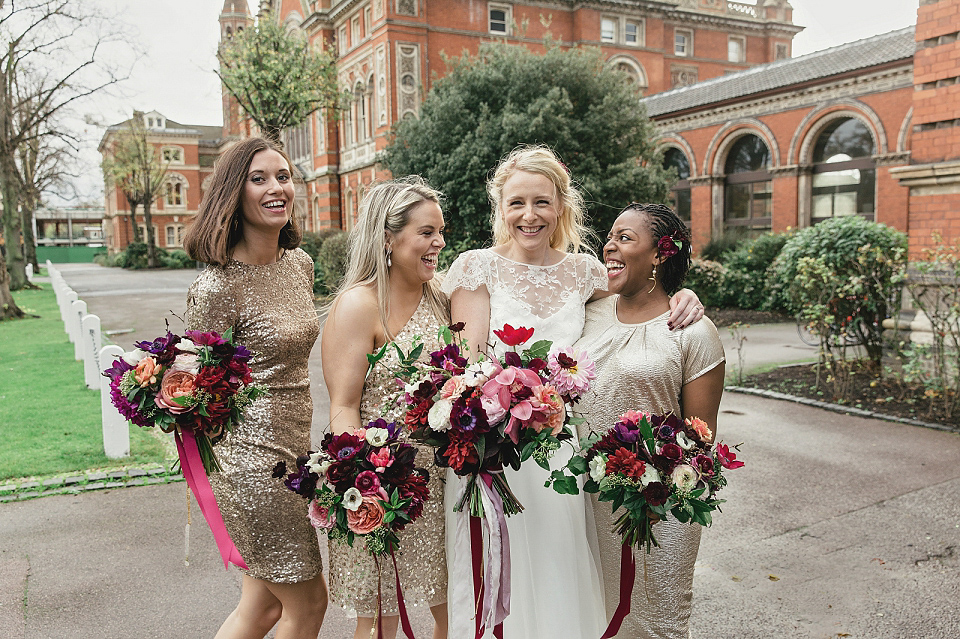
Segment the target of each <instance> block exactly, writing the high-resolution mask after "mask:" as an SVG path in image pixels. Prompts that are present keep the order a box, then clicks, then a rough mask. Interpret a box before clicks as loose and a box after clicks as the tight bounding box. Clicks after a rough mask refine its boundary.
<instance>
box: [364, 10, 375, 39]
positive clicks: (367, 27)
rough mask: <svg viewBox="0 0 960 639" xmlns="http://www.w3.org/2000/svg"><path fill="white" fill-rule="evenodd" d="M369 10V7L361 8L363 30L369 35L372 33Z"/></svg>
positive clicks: (371, 18) (371, 19)
mask: <svg viewBox="0 0 960 639" xmlns="http://www.w3.org/2000/svg"><path fill="white" fill-rule="evenodd" d="M372 15H373V14H372V13H371V11H370V7H367V8H366V9H364V10H363V31H364V32H365V33H366V34H367V35H368V36H369V35H370V34H371V33H373V27H372V25H373V17H372Z"/></svg>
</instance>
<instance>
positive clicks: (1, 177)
mask: <svg viewBox="0 0 960 639" xmlns="http://www.w3.org/2000/svg"><path fill="white" fill-rule="evenodd" d="M12 163H13V158H11V157H6V156H5V155H4V154H0V183H2V184H3V237H4V240H5V244H6V252H7V258H6V269H7V272H8V273H9V274H10V278H9V286H10V290H12V291H19V290H20V289H21V288H24V287H25V286H26V285H27V282H28V280H27V262H26V260H24V257H23V247H22V246H21V245H20V242H21V239H22V238H21V227H22V224H21V223H20V221H21V217H20V210H19V208H20V207H19V206H18V204H19V202H20V194H19V193H18V191H19V189H18V188H17V177H16V173H15V172H14V171H15V170H16V167H13V171H11V170H10V168H11V167H10V166H9V165H10V164H12Z"/></svg>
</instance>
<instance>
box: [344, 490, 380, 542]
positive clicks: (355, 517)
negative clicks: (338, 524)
mask: <svg viewBox="0 0 960 639" xmlns="http://www.w3.org/2000/svg"><path fill="white" fill-rule="evenodd" d="M383 514H384V512H383V506H381V505H380V500H379V499H377V498H376V497H364V498H363V501H362V502H360V507H359V508H357V509H356V510H348V511H347V528H349V529H350V530H352V531H353V532H355V533H356V534H358V535H366V534H368V533H370V532H373V531H374V530H376V529H377V528H379V527H380V526H381V525H383Z"/></svg>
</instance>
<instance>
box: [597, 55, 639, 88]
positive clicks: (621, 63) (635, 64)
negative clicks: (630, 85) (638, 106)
mask: <svg viewBox="0 0 960 639" xmlns="http://www.w3.org/2000/svg"><path fill="white" fill-rule="evenodd" d="M607 64H608V65H609V66H610V67H611V68H613V69H622V70H623V71H626V72H627V73H629V74H630V76H632V77H633V79H634V81H635V82H636V83H637V86H638V87H640V88H641V89H646V88H647V87H648V86H650V83H649V80H648V79H647V72H646V69H644V68H643V65H642V64H640V62H639V61H637V60H636V58H634V57H633V56H630V55H626V54H620V55H615V56H613V57H611V58H609V59H608V60H607ZM623 67H629V70H627V69H624V68H623Z"/></svg>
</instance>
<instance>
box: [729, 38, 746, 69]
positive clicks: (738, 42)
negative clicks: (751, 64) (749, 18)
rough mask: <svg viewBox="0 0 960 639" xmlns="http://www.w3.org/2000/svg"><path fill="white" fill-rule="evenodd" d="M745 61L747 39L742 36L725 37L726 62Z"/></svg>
mask: <svg viewBox="0 0 960 639" xmlns="http://www.w3.org/2000/svg"><path fill="white" fill-rule="evenodd" d="M746 61H747V39H746V38H745V37H743V36H734V35H732V36H728V37H727V62H734V63H744V62H746Z"/></svg>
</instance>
